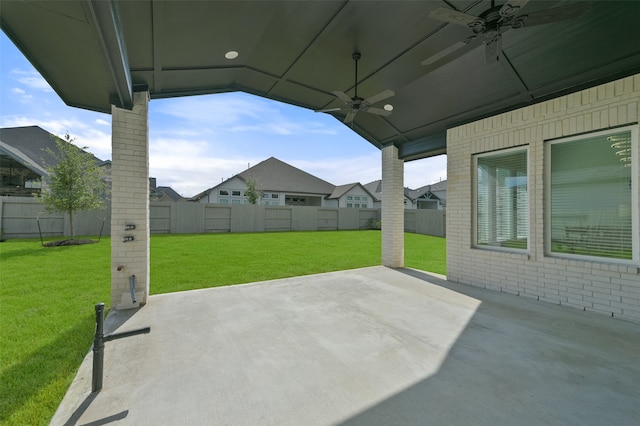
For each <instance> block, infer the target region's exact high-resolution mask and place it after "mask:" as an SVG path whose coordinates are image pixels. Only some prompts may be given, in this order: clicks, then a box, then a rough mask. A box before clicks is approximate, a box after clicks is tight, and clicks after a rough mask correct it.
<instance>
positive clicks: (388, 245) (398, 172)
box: [382, 145, 404, 268]
mask: <svg viewBox="0 0 640 426" xmlns="http://www.w3.org/2000/svg"><path fill="white" fill-rule="evenodd" d="M403 183H404V162H403V161H402V160H400V159H398V148H397V147H396V146H394V145H387V146H385V147H384V148H382V265H384V266H388V267H390V268H402V267H403V266H404V197H403V195H404V185H403Z"/></svg>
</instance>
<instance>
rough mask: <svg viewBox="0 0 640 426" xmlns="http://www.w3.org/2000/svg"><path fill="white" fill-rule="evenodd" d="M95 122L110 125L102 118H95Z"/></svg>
mask: <svg viewBox="0 0 640 426" xmlns="http://www.w3.org/2000/svg"><path fill="white" fill-rule="evenodd" d="M96 124H100V125H101V126H111V123H109V122H108V121H107V120H103V119H102V118H98V119H96Z"/></svg>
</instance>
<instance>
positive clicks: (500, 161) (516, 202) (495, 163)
mask: <svg viewBox="0 0 640 426" xmlns="http://www.w3.org/2000/svg"><path fill="white" fill-rule="evenodd" d="M475 164H476V167H475V169H476V174H475V180H476V193H475V196H476V203H475V209H476V223H475V231H476V232H475V244H476V246H480V247H497V248H505V249H527V248H528V236H529V197H528V191H527V187H528V178H527V176H528V173H527V149H526V148H514V149H507V150H503V151H500V152H492V153H488V154H482V155H478V156H477V157H475Z"/></svg>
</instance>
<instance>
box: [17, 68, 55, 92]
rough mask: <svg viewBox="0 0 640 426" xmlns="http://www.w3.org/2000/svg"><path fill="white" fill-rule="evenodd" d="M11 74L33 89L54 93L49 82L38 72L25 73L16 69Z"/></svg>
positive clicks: (29, 71)
mask: <svg viewBox="0 0 640 426" xmlns="http://www.w3.org/2000/svg"><path fill="white" fill-rule="evenodd" d="M11 74H12V75H13V76H14V78H15V79H16V80H17V81H18V82H20V83H22V84H23V85H25V86H27V87H29V88H31V89H35V90H41V91H43V92H53V89H51V86H49V83H47V81H46V80H45V79H44V78H42V76H41V75H40V74H39V73H38V72H37V71H36V70H28V71H25V70H22V69H19V68H16V69H13V70H11Z"/></svg>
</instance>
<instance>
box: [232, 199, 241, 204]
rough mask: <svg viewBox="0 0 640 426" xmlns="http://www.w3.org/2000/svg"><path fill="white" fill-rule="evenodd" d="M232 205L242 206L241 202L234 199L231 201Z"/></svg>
mask: <svg viewBox="0 0 640 426" xmlns="http://www.w3.org/2000/svg"><path fill="white" fill-rule="evenodd" d="M231 204H240V200H237V199H233V200H231Z"/></svg>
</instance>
